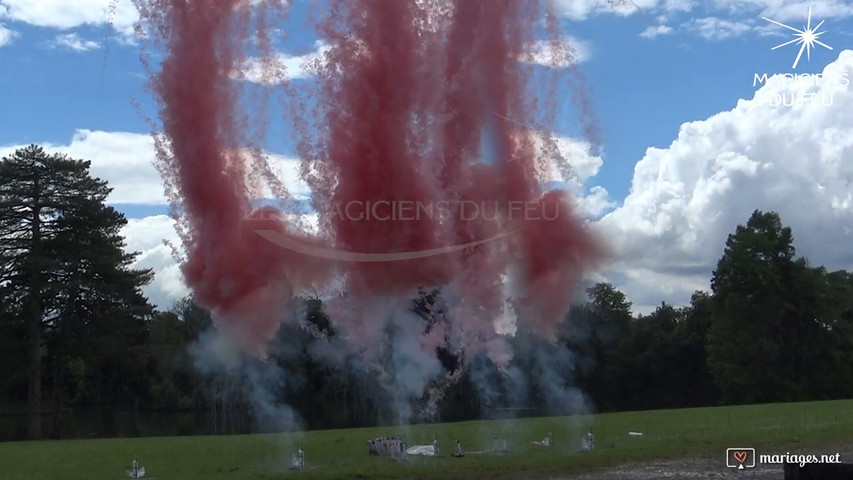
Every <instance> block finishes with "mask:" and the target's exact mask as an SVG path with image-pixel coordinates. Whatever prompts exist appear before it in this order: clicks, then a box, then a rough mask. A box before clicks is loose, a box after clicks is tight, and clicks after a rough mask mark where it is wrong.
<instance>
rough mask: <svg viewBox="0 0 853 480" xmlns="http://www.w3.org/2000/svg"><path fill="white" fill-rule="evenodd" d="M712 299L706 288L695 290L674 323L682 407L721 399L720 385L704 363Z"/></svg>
mask: <svg viewBox="0 0 853 480" xmlns="http://www.w3.org/2000/svg"><path fill="white" fill-rule="evenodd" d="M712 303H713V298H712V296H711V295H710V294H709V293H708V292H702V291H697V292H694V293H693V295H692V296H691V297H690V305H689V306H688V307H686V308H685V309H684V311H683V314H682V316H681V320H680V321H679V322H678V325H677V326H676V327H675V332H674V336H675V342H676V346H677V348H678V349H679V354H678V357H679V360H678V370H679V371H680V373H681V382H680V385H681V389H682V397H681V402H680V405H679V406H681V407H698V406H704V405H715V404H716V403H717V402H719V399H720V392H719V389H718V388H717V386H716V385H715V384H714V379H713V377H711V373H710V372H709V371H708V364H707V357H708V352H707V347H706V344H707V341H708V331H709V330H710V328H711V317H712Z"/></svg>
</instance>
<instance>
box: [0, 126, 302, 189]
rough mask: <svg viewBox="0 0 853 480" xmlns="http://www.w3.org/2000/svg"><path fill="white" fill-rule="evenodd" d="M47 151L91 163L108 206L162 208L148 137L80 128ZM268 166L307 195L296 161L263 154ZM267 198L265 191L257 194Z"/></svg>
mask: <svg viewBox="0 0 853 480" xmlns="http://www.w3.org/2000/svg"><path fill="white" fill-rule="evenodd" d="M41 145H42V146H43V147H44V148H45V150H47V151H48V152H59V153H65V154H67V155H68V156H69V157H71V158H76V159H83V160H91V161H92V165H91V169H90V171H91V173H92V175H93V176H95V177H98V178H100V179H102V180H106V181H107V182H109V185H110V186H111V187H112V188H113V192H112V193H111V194H110V196H109V198H108V199H107V201H108V202H109V203H132V204H147V205H165V204H167V203H168V201H167V200H166V196H165V194H164V192H163V181H162V179H161V177H160V173H159V172H158V171H157V169H156V168H155V167H154V160H155V155H154V141H153V140H152V138H151V136H150V135H146V134H141V133H131V132H104V131H93V130H85V129H80V130H77V131H76V132H75V133H74V136H73V137H72V138H71V142H69V143H68V144H64V145H55V144H49V143H42V144H41ZM23 146H24V145H7V146H0V156H5V155H8V154H11V153H12V152H13V151H14V150H16V149H18V148H21V147H23ZM266 155H267V158H268V164H269V166H270V168H271V169H272V170H273V173H274V174H275V175H276V177H277V178H278V179H279V180H280V181H281V182H282V183H283V184H284V185H285V187H286V188H287V189H288V192H289V193H290V194H292V195H296V196H303V197H304V196H307V195H308V192H309V188H308V186H307V185H306V184H305V182H304V181H303V180H302V179H301V177H300V174H299V164H300V162H299V161H298V160H296V159H293V158H288V157H284V156H281V155H275V154H266ZM259 194H260V195H265V196H270V195H271V192H270V190H269V189H264V190H261V191H260V192H259Z"/></svg>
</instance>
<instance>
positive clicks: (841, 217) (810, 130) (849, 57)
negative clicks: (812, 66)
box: [596, 51, 853, 311]
mask: <svg viewBox="0 0 853 480" xmlns="http://www.w3.org/2000/svg"><path fill="white" fill-rule="evenodd" d="M841 73H846V74H847V75H848V76H849V77H850V78H853V51H844V52H842V53H841V54H840V55H839V58H838V60H837V61H836V62H833V63H832V64H830V65H829V66H827V67H826V69H825V70H824V74H825V75H828V76H830V77H832V76H837V75H839V74H841ZM775 80H776V81H770V82H768V85H765V86H763V87H761V88H760V89H759V90H758V91H757V92H756V94H755V96H754V98H753V99H750V100H741V101H740V102H739V103H738V105H737V106H736V107H735V108H734V109H732V110H731V111H727V112H722V113H719V114H717V115H714V116H712V117H710V118H708V119H706V120H702V121H697V122H692V123H686V124H684V125H682V126H681V129H680V131H679V135H678V138H677V139H676V140H675V141H674V142H673V143H672V144H671V145H670V146H669V148H666V149H656V148H650V149H649V150H648V151H647V152H646V155H645V157H644V158H643V159H642V160H641V161H640V162H638V163H637V165H636V167H635V169H634V177H633V181H632V186H631V191H630V193H629V195H628V196H627V197H626V198H625V201H624V203H623V205H621V206H620V207H619V208H617V209H615V210H614V211H612V212H611V213H609V214H608V215H606V216H604V217H603V218H602V219H601V220H600V221H599V222H597V224H596V226H597V228H599V229H601V231H602V232H603V233H604V234H605V235H606V237H607V238H609V239H611V240H612V241H613V243H614V247H615V248H616V250H617V252H618V260H617V262H616V264H614V265H612V266H611V267H610V268H609V269H608V272H607V274H608V276H609V278H611V279H612V280H613V281H614V284H616V285H617V286H618V287H620V288H622V289H623V291H624V292H625V293H626V294H627V295H628V296H629V298H631V299H632V300H633V301H634V302H635V304H636V305H637V307H638V310H639V311H649V310H650V309H652V308H654V307H655V306H656V305H658V304H659V303H660V301H661V300H666V301H668V302H673V303H676V304H684V303H686V302H687V301H688V300H689V296H690V293H691V292H692V291H693V290H695V289H697V288H705V289H707V288H709V285H708V281H709V280H710V276H711V272H712V271H713V269H714V268H715V266H716V262H717V260H719V258H720V256H721V255H722V253H723V248H724V245H725V240H726V237H727V236H728V235H729V234H730V233H732V232H733V231H734V229H735V227H736V226H737V225H739V224H744V223H746V221H747V220H748V219H749V216H750V214H751V213H752V211H753V210H755V209H759V210H763V211H776V212H779V214H780V215H781V217H782V221H783V222H784V223H785V224H786V225H789V226H791V228H792V229H793V231H794V235H795V245H796V247H797V248H798V251H799V253H800V254H801V255H804V256H806V257H808V258H809V259H810V260H811V261H812V263H813V264H816V265H826V266H827V268H831V269H837V268H853V250H851V249H850V248H849V245H850V244H851V242H853V228H851V226H853V194H851V192H853V162H851V161H850V159H851V158H853V85H851V86H837V85H834V84H832V82H826V83H827V84H828V85H825V86H806V85H789V84H785V82H782V81H781V80H782V78H781V77H776V79H775ZM804 92H812V93H816V94H817V98H818V99H819V100H818V101H817V104H799V103H798V104H795V105H794V106H790V107H786V106H773V105H772V103H773V102H774V100H775V99H776V98H777V97H775V95H783V94H784V95H786V96H787V97H786V98H792V97H791V96H792V95H801V94H803V93H804ZM830 94H831V95H832V100H833V104H832V105H831V106H824V105H822V104H821V101H822V98H823V97H822V95H830ZM798 98H804V97H798Z"/></svg>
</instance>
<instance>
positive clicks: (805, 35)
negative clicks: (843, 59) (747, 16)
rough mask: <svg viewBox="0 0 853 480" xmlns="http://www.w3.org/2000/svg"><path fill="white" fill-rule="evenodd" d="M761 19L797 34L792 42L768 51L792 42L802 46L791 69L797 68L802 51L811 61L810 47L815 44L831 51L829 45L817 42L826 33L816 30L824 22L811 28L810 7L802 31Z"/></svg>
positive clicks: (790, 42)
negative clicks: (806, 21)
mask: <svg viewBox="0 0 853 480" xmlns="http://www.w3.org/2000/svg"><path fill="white" fill-rule="evenodd" d="M761 18H763V19H764V20H767V21H768V22H770V23H775V24H776V25H779V26H780V27H785V28H787V29H789V30H793V31H795V32H797V35H795V37H796V38H794V39H793V40H791V41H789V42H785V43H783V44H781V45H776V46H775V47H773V48H771V49H770V50H776V49H777V48H779V47H784V46H785V45H790V44H792V43H794V42H797V43H801V44H803V46H802V47H800V53H798V54H797V59H796V60H794V66H793V67H791V68H797V64H798V63H800V57H801V56H802V55H803V50H805V51H806V58H808V59H809V60H810V59H811V52H812V47H814V45H815V44H818V45H820V46H821V47H825V48H828V49H830V50H832V47H830V46H829V45H827V44H825V43H822V42H821V41H820V40H818V37H820V36H821V35H823V34H824V33H826V32H825V31H824V32H818V31H817V29H818V28H820V26H821V25H823V22H824V21H825V20H821V22H820V23H818V24H817V26H816V27H814V28H812V8H811V7H809V22H808V25H806V26H804V27H803V29H802V30H797V29H796V28H794V27H789V26H788V25H785V24H784V23H779V22H777V21H775V20H770V19H769V18H767V17H761Z"/></svg>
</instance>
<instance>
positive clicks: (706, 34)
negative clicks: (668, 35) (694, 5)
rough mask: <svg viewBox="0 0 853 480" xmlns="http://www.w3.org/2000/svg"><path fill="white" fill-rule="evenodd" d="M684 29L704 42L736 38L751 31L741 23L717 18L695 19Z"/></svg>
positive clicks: (746, 25)
mask: <svg viewBox="0 0 853 480" xmlns="http://www.w3.org/2000/svg"><path fill="white" fill-rule="evenodd" d="M685 28H686V29H687V30H688V31H690V32H693V33H695V34H697V35H699V36H700V37H702V38H704V39H705V40H712V41H713V40H726V39H729V38H733V37H737V36H739V35H742V34H743V33H746V32H748V31H750V30H751V29H752V27H751V26H750V25H748V24H746V23H743V22H735V21H731V20H726V19H722V18H717V17H704V18H697V19H694V20H692V21H690V22H689V23H688V24H686V25H685Z"/></svg>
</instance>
